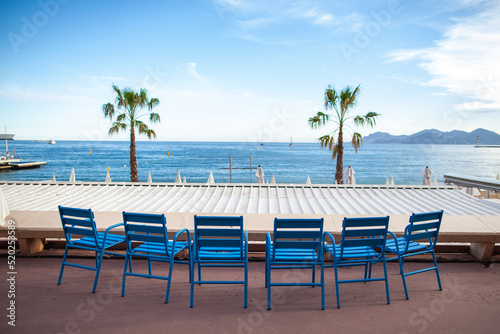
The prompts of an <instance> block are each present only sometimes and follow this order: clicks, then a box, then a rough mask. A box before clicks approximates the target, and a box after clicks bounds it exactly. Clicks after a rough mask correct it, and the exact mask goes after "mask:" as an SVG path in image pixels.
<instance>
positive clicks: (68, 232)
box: [58, 206, 100, 249]
mask: <svg viewBox="0 0 500 334" xmlns="http://www.w3.org/2000/svg"><path fill="white" fill-rule="evenodd" d="M58 209H59V216H60V217H61V223H62V227H63V230H64V236H65V237H66V242H67V243H69V244H73V243H74V242H73V241H72V240H71V239H72V237H73V234H77V235H80V236H82V235H83V236H86V237H90V238H92V239H93V240H92V242H93V243H94V246H95V248H97V249H98V248H100V246H99V243H98V241H97V228H96V224H95V220H94V214H93V212H92V210H90V209H79V208H68V207H62V206H59V207H58Z"/></svg>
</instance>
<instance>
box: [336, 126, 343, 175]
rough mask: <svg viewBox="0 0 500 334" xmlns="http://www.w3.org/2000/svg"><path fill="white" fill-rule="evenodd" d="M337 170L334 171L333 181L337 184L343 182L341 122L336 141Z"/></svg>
mask: <svg viewBox="0 0 500 334" xmlns="http://www.w3.org/2000/svg"><path fill="white" fill-rule="evenodd" d="M337 149H338V152H337V170H336V172H335V181H337V183H338V184H343V183H344V181H343V170H344V137H343V133H342V124H340V125H339V139H338V141H337Z"/></svg>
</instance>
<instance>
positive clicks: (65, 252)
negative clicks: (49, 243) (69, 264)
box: [57, 245, 68, 285]
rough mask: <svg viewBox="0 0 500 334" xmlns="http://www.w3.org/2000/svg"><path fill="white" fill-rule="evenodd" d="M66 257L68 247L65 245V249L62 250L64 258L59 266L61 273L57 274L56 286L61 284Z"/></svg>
mask: <svg viewBox="0 0 500 334" xmlns="http://www.w3.org/2000/svg"><path fill="white" fill-rule="evenodd" d="M67 255H68V246H67V245H66V249H65V250H64V256H63V260H62V264H61V271H60V272H59V279H58V280H57V285H60V284H61V280H62V277H63V271H64V264H65V263H66V257H67Z"/></svg>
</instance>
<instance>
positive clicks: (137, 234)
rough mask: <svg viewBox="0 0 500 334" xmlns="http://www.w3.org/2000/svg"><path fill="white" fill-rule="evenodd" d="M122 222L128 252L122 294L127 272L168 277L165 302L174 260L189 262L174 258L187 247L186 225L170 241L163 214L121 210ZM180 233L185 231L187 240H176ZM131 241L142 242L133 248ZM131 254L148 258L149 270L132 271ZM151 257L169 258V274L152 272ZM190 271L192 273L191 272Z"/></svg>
mask: <svg viewBox="0 0 500 334" xmlns="http://www.w3.org/2000/svg"><path fill="white" fill-rule="evenodd" d="M123 223H124V225H125V238H126V242H127V253H126V255H125V264H124V267H123V277H122V297H123V296H124V295H125V279H126V277H127V276H138V277H148V278H157V279H162V280H167V281H168V283H167V291H166V294H165V303H168V297H169V294H170V284H171V282H172V269H173V265H174V263H175V262H179V263H184V264H189V262H186V261H180V260H175V259H174V257H175V256H176V255H177V254H178V253H180V252H181V251H183V250H184V249H189V248H190V243H191V235H190V233H189V231H188V229H182V230H180V231H178V232H177V233H176V234H175V236H174V238H173V239H172V241H170V240H168V236H167V220H166V219H165V215H164V214H146V213H132V212H123ZM182 233H186V240H188V241H179V240H178V238H179V236H180V235H181V234H182ZM133 242H134V243H135V242H140V243H141V244H140V245H139V246H137V247H135V248H132V243H133ZM134 257H139V258H145V259H147V260H148V274H143V273H137V272H133V269H132V259H133V258H134ZM151 261H160V262H169V263H170V265H169V271H168V276H160V275H153V273H152V270H151ZM189 268H191V266H190V267H189ZM189 275H190V277H191V273H190V274H189Z"/></svg>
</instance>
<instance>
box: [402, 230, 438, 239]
mask: <svg viewBox="0 0 500 334" xmlns="http://www.w3.org/2000/svg"><path fill="white" fill-rule="evenodd" d="M436 235H437V232H436V231H431V232H417V233H415V232H412V234H411V235H410V236H409V240H410V241H415V240H422V239H428V238H435V237H436Z"/></svg>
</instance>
